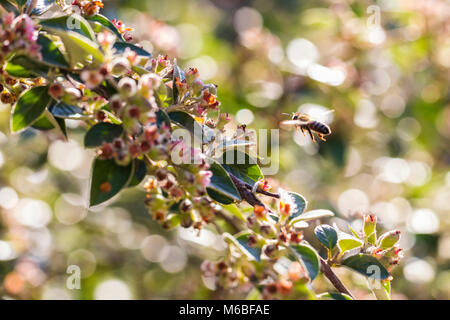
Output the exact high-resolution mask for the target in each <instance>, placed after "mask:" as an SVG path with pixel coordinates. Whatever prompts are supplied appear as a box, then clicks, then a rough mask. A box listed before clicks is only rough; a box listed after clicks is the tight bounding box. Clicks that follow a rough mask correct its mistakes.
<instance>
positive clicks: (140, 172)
mask: <svg viewBox="0 0 450 320" xmlns="http://www.w3.org/2000/svg"><path fill="white" fill-rule="evenodd" d="M146 175H147V165H146V163H145V161H144V160H140V159H136V160H134V174H133V178H132V179H131V181H130V183H129V184H128V186H127V187H128V188H131V187H135V186H137V185H138V184H140V183H141V182H142V181H143V180H144V178H145V176H146Z"/></svg>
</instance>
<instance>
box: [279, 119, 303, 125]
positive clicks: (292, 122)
mask: <svg viewBox="0 0 450 320" xmlns="http://www.w3.org/2000/svg"><path fill="white" fill-rule="evenodd" d="M307 123H308V122H307V121H301V120H285V121H281V124H282V125H285V126H301V125H304V124H307Z"/></svg>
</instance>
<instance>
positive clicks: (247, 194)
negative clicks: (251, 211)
mask: <svg viewBox="0 0 450 320" xmlns="http://www.w3.org/2000/svg"><path fill="white" fill-rule="evenodd" d="M229 175H230V178H231V180H233V183H234V185H235V186H236V188H237V190H238V192H239V195H240V196H241V198H242V199H243V200H245V201H247V202H248V204H250V205H251V206H253V207H254V206H262V207H264V208H266V206H265V205H264V203H262V202H261V200H259V199H258V198H257V197H256V196H255V195H254V194H253V193H252V192H251V191H249V190H248V189H247V184H246V183H245V182H243V181H241V180H240V179H238V178H237V177H235V176H234V175H232V174H231V173H230V174H229Z"/></svg>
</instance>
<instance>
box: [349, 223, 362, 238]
mask: <svg viewBox="0 0 450 320" xmlns="http://www.w3.org/2000/svg"><path fill="white" fill-rule="evenodd" d="M348 228H349V229H350V231H351V233H352V234H353V235H354V236H355V237H356V238H357V239H360V236H359V234H358V232H356V231H355V230H354V229H353V228H352V226H351V225H348Z"/></svg>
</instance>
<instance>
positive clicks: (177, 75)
mask: <svg viewBox="0 0 450 320" xmlns="http://www.w3.org/2000/svg"><path fill="white" fill-rule="evenodd" d="M177 79H178V81H183V80H185V79H186V76H185V74H184V72H183V70H181V69H180V67H178V64H177V60H176V59H174V61H173V81H172V89H173V103H174V104H177V103H178V87H177Z"/></svg>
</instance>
